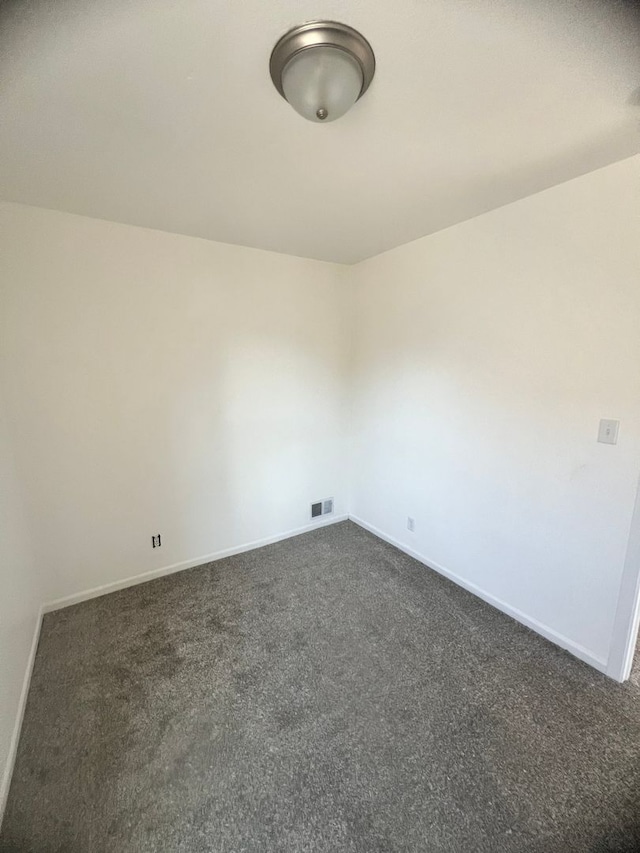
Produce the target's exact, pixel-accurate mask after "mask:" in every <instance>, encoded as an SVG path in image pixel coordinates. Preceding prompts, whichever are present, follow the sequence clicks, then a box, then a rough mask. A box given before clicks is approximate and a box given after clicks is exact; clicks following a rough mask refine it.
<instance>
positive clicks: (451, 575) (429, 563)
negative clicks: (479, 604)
mask: <svg viewBox="0 0 640 853" xmlns="http://www.w3.org/2000/svg"><path fill="white" fill-rule="evenodd" d="M349 518H350V520H351V521H353V522H354V523H355V524H357V525H359V526H360V527H362V528H364V529H365V530H368V531H369V533H373V535H374V536H377V537H378V539H382V540H383V541H385V542H387V543H388V544H389V545H393V547H394V548H397V549H398V550H399V551H402V552H403V553H404V554H407V555H408V556H409V557H413V559H414V560H417V561H418V562H419V563H422V564H423V565H424V566H426V567H427V568H429V569H433V571H435V572H437V573H438V574H439V575H443V576H444V577H445V578H448V579H449V580H450V581H453V583H455V584H457V585H458V586H461V587H462V588H463V589H466V590H467V591H468V592H471V593H473V595H477V596H478V598H481V599H482V600H483V601H486V602H487V604H490V605H491V606H492V607H495V608H496V609H497V610H500V611H502V613H506V614H507V616H511V618H512V619H515V620H516V622H520V623H521V624H522V625H526V627H527V628H531V630H532V631H535V633H536V634H540V636H542V637H544V638H545V639H546V640H550V641H551V642H552V643H554V644H555V645H556V646H560V648H562V649H565V650H566V651H567V652H570V653H571V654H572V655H573V656H574V657H576V658H578V659H579V660H581V661H583V662H584V663H588V664H589V665H590V666H592V667H593V668H594V669H597V670H598V672H602V673H605V674H606V672H607V661H606V660H603V659H601V658H599V657H596V656H595V655H594V654H592V652H590V651H589V649H586V648H584V646H581V645H580V644H579V643H575V642H574V641H573V640H570V639H569V638H568V637H565V636H564V635H563V634H560V633H558V631H555V630H554V629H553V628H549V626H548V625H545V624H543V623H542V622H539V621H538V620H537V619H534V618H533V617H531V616H528V615H527V614H526V613H523V612H522V610H518V609H517V608H516V607H512V606H511V605H510V604H507V603H506V602H505V601H502V600H501V599H499V598H496V597H495V596H494V595H491V593H489V592H486V591H485V590H484V589H482V588H481V587H479V586H476V584H474V583H471V582H470V581H467V580H465V579H464V578H462V577H460V575H457V574H456V573H455V572H452V571H450V570H449V569H446V568H445V567H444V566H440V565H438V563H436V562H434V561H433V560H429V559H427V558H426V557H423V556H422V554H419V553H418V552H417V551H414V550H413V549H412V548H409V547H408V546H407V545H404V544H403V543H402V542H399V541H398V540H397V539H394V538H393V537H392V536H389V535H387V534H386V533H384V532H383V531H382V530H379V529H378V528H377V527H374V526H373V525H372V524H369V523H368V522H366V521H364V520H363V519H362V518H358V516H355V515H350V516H349Z"/></svg>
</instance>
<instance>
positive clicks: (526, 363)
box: [351, 157, 640, 663]
mask: <svg viewBox="0 0 640 853" xmlns="http://www.w3.org/2000/svg"><path fill="white" fill-rule="evenodd" d="M639 171H640V157H633V158H631V159H627V160H624V161H621V162H619V163H616V164H614V165H612V166H608V167H606V168H604V169H601V170H599V171H596V172H593V173H591V174H589V175H586V176H584V177H581V178H577V179H576V180H573V181H571V182H569V183H565V184H562V185H560V186H556V187H554V188H552V189H549V190H547V191H545V192H542V193H540V194H538V195H535V196H531V197H529V198H526V199H524V200H522V201H519V202H516V203H514V204H511V205H509V206H507V207H503V208H501V209H499V210H495V211H493V212H491V213H488V214H486V215H484V216H481V217H479V218H477V219H474V220H471V221H469V222H465V223H463V224H461V225H457V226H455V227H452V228H450V229H447V230H446V231H442V232H439V233H438V234H435V235H432V236H429V237H426V238H424V239H421V240H418V241H416V242H415V243H411V244H409V245H406V246H403V247H401V248H398V249H395V250H393V251H390V252H388V253H386V254H383V255H379V256H378V257H376V258H373V259H371V260H369V261H365V262H363V263H362V264H360V265H359V266H358V267H356V268H355V270H354V276H355V279H356V282H355V287H356V294H355V300H356V302H355V307H354V318H355V334H356V341H355V352H354V378H353V389H354V403H353V419H354V441H353V451H354V452H353V463H352V464H353V483H352V497H351V513H352V515H354V516H355V517H357V518H360V519H362V520H363V521H365V522H366V523H367V524H369V525H371V526H373V527H374V528H376V529H377V530H379V531H382V532H383V533H384V534H385V535H387V536H388V537H391V538H392V539H395V540H397V541H398V542H400V543H401V544H402V545H403V546H404V547H407V548H411V549H412V550H413V551H414V552H416V553H417V554H419V555H420V556H421V557H422V558H423V559H424V560H425V561H426V562H428V563H431V564H432V565H437V566H439V567H441V568H442V569H444V570H445V571H448V572H450V573H451V574H452V575H454V576H455V577H457V578H458V579H459V580H460V581H461V582H463V583H465V584H466V585H468V586H471V587H473V588H475V589H476V590H479V591H481V592H482V593H484V594H485V595H486V596H487V597H489V598H492V599H495V600H497V601H498V602H501V603H502V604H503V605H506V609H509V610H511V611H512V612H515V611H518V612H519V613H520V614H523V615H525V616H526V617H527V619H528V621H529V622H530V624H535V625H536V626H538V627H539V628H543V629H547V634H548V635H554V636H556V637H557V638H558V639H560V640H562V639H563V638H564V639H565V640H568V641H569V642H568V644H569V645H570V646H571V647H572V648H573V649H574V650H577V651H580V650H582V651H584V652H586V653H587V657H590V658H592V659H593V660H594V661H596V662H597V661H599V662H600V663H604V662H606V660H607V656H608V653H609V646H610V642H611V636H612V629H613V621H614V617H615V613H616V606H617V598H618V591H619V589H620V582H621V576H622V571H623V565H624V560H625V552H626V548H627V542H628V539H629V530H630V523H631V517H632V512H633V506H634V498H635V492H636V485H637V482H638V473H639V470H640V369H639V365H640V218H639V210H638V203H639V198H640V196H639V192H638V190H639V183H640V181H639ZM600 418H617V419H620V435H619V440H618V444H617V445H615V446H610V445H605V444H598V443H597V442H596V436H597V432H598V422H599V419H600ZM408 516H411V517H414V518H415V532H414V533H410V532H409V531H408V530H407V517H408Z"/></svg>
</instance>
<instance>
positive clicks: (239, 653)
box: [0, 522, 640, 853]
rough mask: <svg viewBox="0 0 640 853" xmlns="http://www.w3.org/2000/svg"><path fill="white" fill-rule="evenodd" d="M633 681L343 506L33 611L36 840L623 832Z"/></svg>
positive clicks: (515, 844) (193, 852) (254, 841)
mask: <svg viewBox="0 0 640 853" xmlns="http://www.w3.org/2000/svg"><path fill="white" fill-rule="evenodd" d="M639 809H640V688H639V687H638V686H634V685H625V686H620V685H617V684H615V683H613V682H612V681H609V680H607V679H606V678H604V677H603V676H600V675H598V673H596V672H594V671H592V670H591V669H589V668H588V667H587V666H585V665H583V664H581V663H579V662H578V661H576V660H574V659H573V658H571V657H570V656H569V655H567V654H565V653H564V652H562V651H560V650H558V649H556V648H555V647H553V646H551V645H550V644H549V643H547V642H546V641H544V640H542V639H540V638H539V637H537V636H535V635H534V634H532V633H530V632H529V631H528V630H527V629H525V628H522V627H520V626H519V625H517V624H516V623H514V622H513V621H512V620H510V619H509V618H507V617H505V616H504V615H502V614H500V613H498V612H497V611H495V610H493V609H492V608H491V607H489V606H487V605H486V604H484V603H482V602H481V601H479V600H478V599H476V598H474V597H473V596H471V595H469V594H468V593H466V592H464V591H463V590H461V589H458V588H457V587H455V586H454V585H453V584H451V583H449V582H448V581H446V580H444V579H442V578H441V577H439V576H438V575H436V574H434V573H433V572H431V571H429V570H427V569H425V568H424V567H423V566H421V565H419V564H418V563H416V562H414V561H413V560H411V559H410V558H409V557H406V556H405V555H403V554H401V553H399V552H398V551H396V550H395V549H393V548H391V547H390V546H388V545H386V544H384V543H382V542H380V541H379V540H377V539H375V538H374V537H373V536H371V535H369V534H368V533H365V532H364V531H363V530H361V529H360V528H358V527H356V526H355V525H354V524H352V523H350V522H345V523H342V524H337V525H334V526H332V527H328V528H325V529H322V530H317V531H314V532H312V533H309V534H306V535H304V536H299V537H297V538H295V539H290V540H288V541H286V542H281V543H279V544H276V545H270V546H268V547H267V548H263V549H260V550H259V551H253V552H250V553H247V554H244V555H241V556H237V557H231V558H228V559H225V560H222V561H220V562H217V563H212V564H210V565H207V566H203V567H201V568H198V569H192V570H190V571H186V572H183V573H181V574H176V575H173V576H171V577H166V578H163V579H160V580H157V581H153V582H151V583H147V584H144V585H142V586H138V587H134V588H132V589H128V590H124V591H122V592H118V593H114V594H112V595H109V596H105V597H103V598H98V599H94V600H93V601H89V602H86V603H84V604H80V605H77V606H75V607H70V608H67V609H65V610H61V611H58V612H56V613H53V614H50V615H49V616H47V617H45V621H44V625H43V631H42V638H41V641H40V646H39V649H38V655H37V660H36V666H35V672H34V676H33V682H32V686H31V692H30V694H29V701H28V707H27V712H26V717H25V722H24V728H23V733H22V738H21V741H20V746H19V753H18V759H17V764H16V769H15V774H14V778H13V784H12V787H11V792H10V796H9V803H8V807H7V812H6V817H5V821H4V824H3V827H2V835H1V837H0V849H2V850H3V851H21V853H24V851H34V852H35V851H37V853H52V851H65V853H76V851H77V853H93V851H101V852H102V851H113V853H134V851H135V853H152V852H153V853H167V851H171V853H175V852H176V851H184V853H187V851H188V853H200V851H225V853H243V851H247V853H257V851H261V853H264V851H277V852H278V853H294V851H295V853H304V851H314V853H315V851H323V853H339V851H362V853H376V851H380V853H382V851H384V853H393V851H425V853H443V851H447V853H452V851H455V853H481V851H491V853H502V851H513V853H515V852H516V851H517V853H525V851H526V853H571V852H572V851H576V853H578V851H579V853H596V851H598V853H600V852H601V851H602V853H604V851H607V853H614V851H615V853H622V851H629V853H631V851H638V850H640V811H639Z"/></svg>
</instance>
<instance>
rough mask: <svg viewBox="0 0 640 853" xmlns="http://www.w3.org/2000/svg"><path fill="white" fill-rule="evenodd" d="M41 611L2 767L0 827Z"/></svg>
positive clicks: (38, 634)
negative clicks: (7, 752) (4, 762)
mask: <svg viewBox="0 0 640 853" xmlns="http://www.w3.org/2000/svg"><path fill="white" fill-rule="evenodd" d="M42 615H43V610H42V608H40V610H39V611H38V615H37V617H36V625H35V629H34V632H33V639H32V641H31V649H30V650H29V657H28V659H27V667H26V669H25V672H24V678H23V680H22V690H21V691H20V699H19V701H18V712H17V714H16V720H15V723H14V725H13V732H12V734H11V742H10V744H9V754H8V756H7V761H6V764H5V766H4V772H3V774H2V783H1V784H0V826H2V818H3V817H4V810H5V808H6V806H7V797H8V796H9V786H10V784H11V776H12V775H13V766H14V764H15V762H16V754H17V752H18V742H19V741H20V731H21V729H22V720H23V719H24V712H25V708H26V707H27V696H28V695H29V687H30V686H31V675H32V673H33V664H34V662H35V659H36V651H37V649H38V640H39V639H40V627H41V626H42Z"/></svg>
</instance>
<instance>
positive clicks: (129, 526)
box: [0, 204, 347, 601]
mask: <svg viewBox="0 0 640 853" xmlns="http://www.w3.org/2000/svg"><path fill="white" fill-rule="evenodd" d="M0 240H1V247H0V280H1V281H2V288H1V296H0V316H1V317H2V320H1V321H0V322H1V323H2V325H1V327H0V331H1V334H0V378H3V379H4V382H5V385H6V403H7V408H8V411H9V412H10V413H11V416H12V418H13V420H14V424H15V437H16V444H15V453H16V457H17V463H18V466H19V470H20V476H21V480H22V483H23V485H24V489H25V494H26V495H27V496H28V500H29V507H28V509H29V512H30V514H31V516H32V518H33V519H34V527H35V529H36V530H37V537H35V539H34V542H33V547H34V557H35V559H36V562H37V565H38V567H39V570H40V575H39V577H38V584H39V593H40V597H41V601H49V600H51V599H56V598H58V597H62V596H68V595H71V594H75V593H79V592H81V591H83V590H86V589H89V588H92V587H95V586H98V585H102V584H107V583H110V582H114V581H118V580H120V579H123V578H126V577H129V576H131V575H136V574H140V573H142V572H145V571H150V570H153V569H156V568H159V567H163V566H167V565H172V564H174V563H177V562H181V561H184V560H191V559H197V558H199V557H201V556H205V555H208V554H211V553H214V552H218V551H220V550H224V549H227V548H234V547H239V546H242V545H244V544H247V543H249V542H252V541H255V540H259V539H262V538H267V537H272V536H276V535H279V534H282V533H286V532H287V531H290V530H294V529H297V528H300V527H304V526H305V525H307V524H308V523H309V522H310V518H309V512H310V509H309V507H310V503H311V501H313V500H317V499H319V498H324V497H329V496H333V497H335V501H336V504H335V509H336V515H339V514H341V513H345V512H346V509H347V507H346V496H347V495H346V492H347V483H346V478H347V473H346V460H345V451H346V418H345V415H346V402H345V392H346V383H345V379H346V377H345V370H346V344H347V328H346V322H347V320H346V317H345V312H344V311H343V310H342V307H341V306H342V302H343V300H344V299H345V298H346V294H345V284H344V275H345V272H346V270H345V269H344V268H342V267H339V266H336V265H333V264H327V263H322V262H318V261H310V260H304V259H300V258H294V257H287V256H284V255H277V254H273V253H269V252H263V251H258V250H252V249H247V248H241V247H237V246H230V245H222V244H218V243H212V242H208V241H205V240H198V239H195V238H189V237H181V236H177V235H171V234H167V233H163V232H158V231H151V230H147V229H142V228H133V227H129V226H124V225H118V224H114V223H108V222H103V221H99V220H92V219H87V218H83V217H77V216H72V215H68V214H63V213H57V212H52V211H46V210H40V209H37V208H29V207H24V206H20V205H12V204H2V205H0ZM156 532H160V533H161V534H162V547H161V549H159V550H158V549H156V550H153V549H152V548H151V541H150V540H151V535H152V534H154V533H156Z"/></svg>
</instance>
